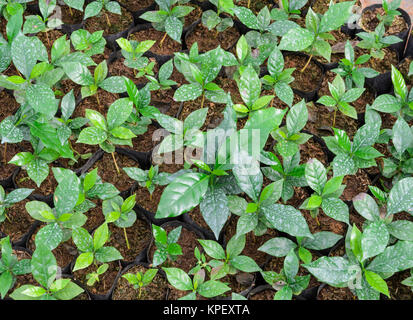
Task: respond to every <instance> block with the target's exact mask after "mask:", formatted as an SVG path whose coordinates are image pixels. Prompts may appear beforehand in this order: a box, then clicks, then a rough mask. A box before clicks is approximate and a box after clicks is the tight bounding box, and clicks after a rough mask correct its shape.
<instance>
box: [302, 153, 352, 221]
mask: <svg viewBox="0 0 413 320" xmlns="http://www.w3.org/2000/svg"><path fill="white" fill-rule="evenodd" d="M305 178H306V179H307V183H308V185H309V186H310V188H311V189H313V190H314V191H315V193H314V194H312V195H311V197H309V198H307V199H306V200H305V201H304V202H303V204H302V205H301V206H300V209H304V210H309V211H310V214H311V216H312V217H313V218H315V219H316V221H317V224H318V225H320V223H319V221H318V218H317V216H318V214H319V211H320V208H321V209H323V212H324V213H325V214H326V215H327V216H329V217H331V218H333V219H334V220H337V221H341V222H345V223H347V224H349V210H348V207H347V205H346V204H345V203H344V201H343V200H341V199H339V197H340V196H341V194H342V193H343V191H344V189H345V187H346V185H343V184H341V183H342V182H343V178H344V177H343V176H334V177H333V178H331V179H330V180H328V179H327V170H326V169H325V168H324V165H323V164H322V163H321V162H320V161H318V160H317V159H310V160H309V161H308V162H307V164H306V166H305Z"/></svg>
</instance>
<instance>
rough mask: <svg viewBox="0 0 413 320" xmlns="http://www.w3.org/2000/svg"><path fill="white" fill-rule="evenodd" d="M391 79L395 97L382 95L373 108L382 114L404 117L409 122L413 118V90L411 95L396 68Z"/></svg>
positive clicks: (392, 71) (393, 69)
mask: <svg viewBox="0 0 413 320" xmlns="http://www.w3.org/2000/svg"><path fill="white" fill-rule="evenodd" d="M391 79H392V82H393V87H394V93H395V95H394V96H393V95H391V94H382V95H380V96H378V97H377V98H376V100H374V102H373V105H372V106H371V107H372V108H373V109H374V110H377V111H380V112H385V113H391V114H393V115H395V116H396V117H403V118H405V120H407V121H408V120H410V119H411V118H412V117H413V91H412V89H411V90H410V93H409V89H408V87H407V85H406V81H405V80H404V77H403V75H402V74H401V72H400V71H399V70H397V69H396V68H395V67H394V66H392V70H391Z"/></svg>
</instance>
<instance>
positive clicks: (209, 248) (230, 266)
mask: <svg viewBox="0 0 413 320" xmlns="http://www.w3.org/2000/svg"><path fill="white" fill-rule="evenodd" d="M198 241H199V243H200V244H201V245H202V248H204V250H205V253H206V254H207V255H208V256H210V257H211V258H212V260H210V261H209V262H208V265H209V266H211V267H212V269H211V272H210V276H211V279H212V280H218V279H221V278H223V277H225V276H226V275H227V274H232V275H233V274H236V273H237V272H238V271H242V272H257V271H261V268H260V267H259V266H258V265H257V263H256V262H255V261H254V260H253V259H252V258H250V257H248V256H244V255H241V253H242V251H243V250H244V247H245V234H244V235H241V236H239V237H237V236H233V237H232V238H231V239H230V240H229V241H228V244H227V247H226V250H224V249H223V248H222V246H221V245H220V244H219V243H218V242H216V241H213V240H198Z"/></svg>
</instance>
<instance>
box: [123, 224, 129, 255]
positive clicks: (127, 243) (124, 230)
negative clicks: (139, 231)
mask: <svg viewBox="0 0 413 320" xmlns="http://www.w3.org/2000/svg"><path fill="white" fill-rule="evenodd" d="M123 234H124V235H125V241H126V246H127V247H128V250H130V245H129V240H128V234H127V233H126V228H123Z"/></svg>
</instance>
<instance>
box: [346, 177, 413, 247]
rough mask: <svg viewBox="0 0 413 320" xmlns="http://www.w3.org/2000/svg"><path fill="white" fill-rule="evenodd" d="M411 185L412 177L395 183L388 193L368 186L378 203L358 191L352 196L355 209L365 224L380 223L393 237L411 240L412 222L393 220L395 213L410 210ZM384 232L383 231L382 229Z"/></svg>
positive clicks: (412, 185)
mask: <svg viewBox="0 0 413 320" xmlns="http://www.w3.org/2000/svg"><path fill="white" fill-rule="evenodd" d="M412 187H413V178H404V179H401V180H400V181H398V182H397V183H395V185H394V186H393V188H392V189H391V190H390V192H389V194H388V195H386V194H385V193H383V192H382V191H381V190H380V189H378V188H375V189H372V188H370V191H372V194H373V195H374V196H375V197H376V198H377V199H378V202H379V205H377V203H376V201H375V200H374V198H373V197H371V196H370V195H368V194H366V193H360V194H359V195H357V196H355V197H354V198H353V205H354V208H355V209H356V211H357V212H358V213H359V214H360V215H361V216H362V217H363V218H365V219H366V222H365V225H370V224H380V226H381V228H382V229H386V230H387V233H388V234H389V235H390V236H391V237H392V238H394V239H399V240H405V241H413V240H412V239H413V222H411V221H408V220H394V216H395V214H397V213H400V212H403V211H407V212H410V210H411V207H410V203H411V199H410V198H409V197H410V195H411V194H412V191H411V188H412ZM383 232H384V231H383Z"/></svg>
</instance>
